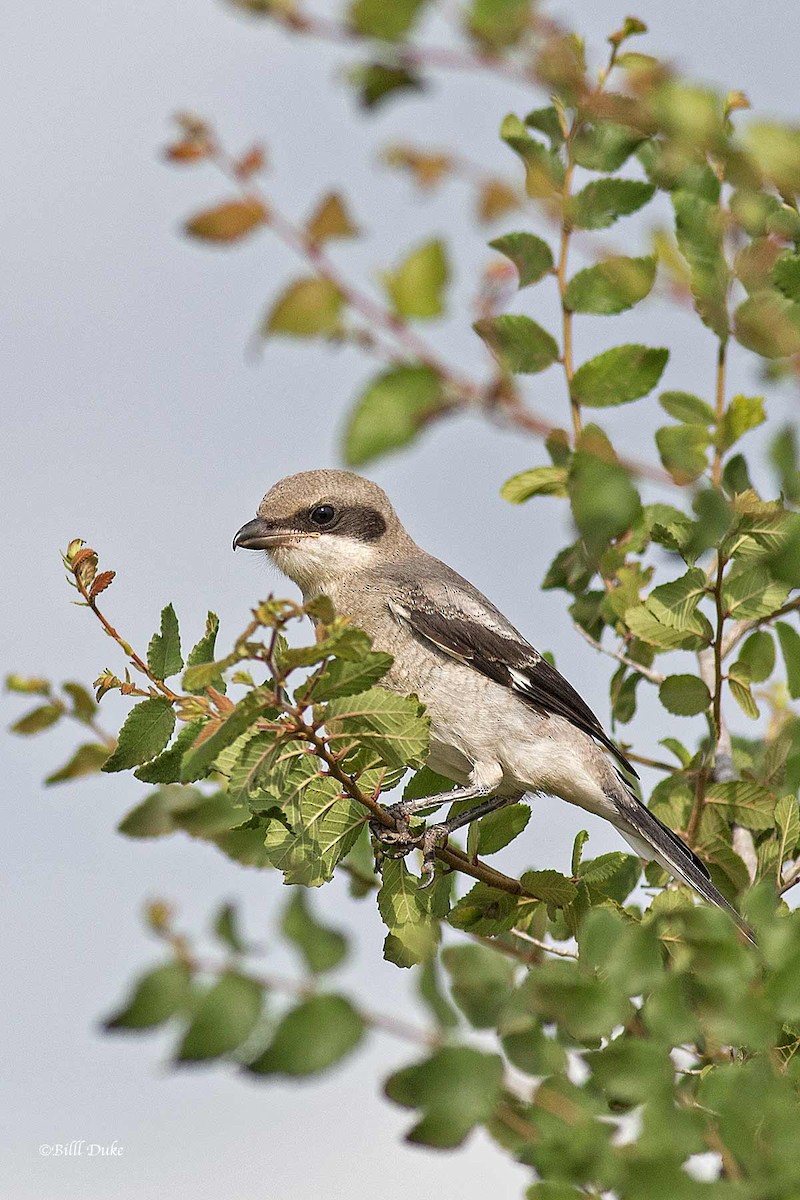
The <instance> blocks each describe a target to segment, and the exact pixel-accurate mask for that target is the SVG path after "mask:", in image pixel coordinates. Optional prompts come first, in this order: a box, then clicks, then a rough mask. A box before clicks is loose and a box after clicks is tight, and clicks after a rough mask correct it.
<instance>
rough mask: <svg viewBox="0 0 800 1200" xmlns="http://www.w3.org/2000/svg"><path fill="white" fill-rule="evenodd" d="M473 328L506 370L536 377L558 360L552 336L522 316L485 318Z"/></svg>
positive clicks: (507, 314) (509, 314) (505, 315)
mask: <svg viewBox="0 0 800 1200" xmlns="http://www.w3.org/2000/svg"><path fill="white" fill-rule="evenodd" d="M472 328H473V329H474V330H475V332H476V333H477V334H478V337H480V338H482V340H483V341H484V342H485V343H486V345H487V346H488V347H489V349H490V350H491V352H492V354H494V356H495V358H496V359H497V360H498V362H499V363H500V364H501V366H503V367H505V369H506V370H507V371H511V372H513V373H516V374H521V375H535V374H537V373H538V372H539V371H544V370H545V368H547V367H549V366H550V365H551V364H552V363H554V362H555V361H556V359H557V358H558V353H559V351H558V343H557V342H556V340H555V338H554V337H553V336H552V334H549V333H548V332H547V330H546V329H542V327H541V325H537V323H536V322H535V321H532V320H531V318H530V317H525V316H522V315H521V314H519V313H505V314H503V315H502V316H499V317H485V318H483V319H482V320H480V321H476V322H475V324H474V325H473V327H472Z"/></svg>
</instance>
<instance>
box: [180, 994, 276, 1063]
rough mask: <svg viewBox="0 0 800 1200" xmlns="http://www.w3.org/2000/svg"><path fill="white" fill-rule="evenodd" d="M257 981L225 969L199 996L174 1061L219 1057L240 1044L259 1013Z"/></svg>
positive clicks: (185, 1061) (254, 1024) (250, 1029)
mask: <svg viewBox="0 0 800 1200" xmlns="http://www.w3.org/2000/svg"><path fill="white" fill-rule="evenodd" d="M261 1002H262V988H261V984H260V983H257V982H256V981H255V980H254V979H249V978H248V977H247V976H246V975H240V974H239V973H238V972H237V971H226V972H225V974H224V975H221V976H220V978H219V979H218V980H217V982H216V983H215V984H213V985H212V986H211V987H210V988H209V989H208V991H207V992H206V993H205V994H204V995H203V996H202V997H201V999H200V1001H199V1003H198V1004H197V1006H196V1008H195V1009H194V1012H193V1014H192V1019H191V1022H190V1024H189V1028H188V1029H187V1030H186V1033H185V1034H184V1035H183V1038H182V1039H181V1043H180V1045H179V1047H178V1050H177V1052H176V1055H175V1058H176V1061H177V1062H183V1063H187V1062H203V1061H205V1060H206V1059H209V1058H219V1056H220V1055H221V1054H229V1053H230V1051H231V1050H235V1049H236V1047H237V1046H241V1044H242V1042H244V1041H245V1040H246V1039H247V1038H248V1037H249V1036H250V1034H251V1033H252V1032H253V1030H254V1029H255V1026H256V1022H257V1021H258V1018H259V1017H260V1015H261Z"/></svg>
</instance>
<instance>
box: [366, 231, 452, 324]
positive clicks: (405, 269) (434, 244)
mask: <svg viewBox="0 0 800 1200" xmlns="http://www.w3.org/2000/svg"><path fill="white" fill-rule="evenodd" d="M449 277H450V267H449V264H448V261H447V253H446V251H445V247H444V243H443V242H442V241H440V240H439V239H434V240H433V241H430V242H425V243H424V245H422V246H419V247H417V249H415V250H412V251H411V253H410V254H409V255H407V257H406V258H405V259H403V261H402V263H401V264H400V266H399V267H397V268H396V270H394V271H387V272H385V273H384V276H383V282H384V286H385V287H386V291H387V293H388V295H389V299H390V300H391V301H392V304H393V305H394V308H395V311H396V312H397V313H398V314H399V315H400V316H401V317H417V318H419V319H423V318H430V317H438V316H441V314H442V312H443V311H444V289H445V285H446V283H447V281H448V279H449Z"/></svg>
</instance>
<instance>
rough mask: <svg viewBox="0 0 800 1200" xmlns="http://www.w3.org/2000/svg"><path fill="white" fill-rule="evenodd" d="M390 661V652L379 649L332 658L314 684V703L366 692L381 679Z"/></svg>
mask: <svg viewBox="0 0 800 1200" xmlns="http://www.w3.org/2000/svg"><path fill="white" fill-rule="evenodd" d="M393 661H394V660H393V659H392V656H391V654H384V653H383V652H382V651H379V650H371V651H368V652H367V653H366V654H365V655H364V657H363V658H358V659H353V660H347V659H343V658H338V659H334V660H333V661H332V662H329V663H327V664H326V666H325V668H324V670H323V672H322V674H321V675H320V677H319V683H317V684H316V686H315V687H314V692H313V696H314V702H315V703H317V702H319V701H321V700H337V699H339V698H340V697H342V696H354V695H356V694H357V693H358V692H365V691H367V690H368V689H369V688H371V687H373V686H374V684H376V683H377V682H378V680H379V679H383V677H384V675H385V674H386V672H387V671H388V670H389V668H390V667H391V665H392V662H393Z"/></svg>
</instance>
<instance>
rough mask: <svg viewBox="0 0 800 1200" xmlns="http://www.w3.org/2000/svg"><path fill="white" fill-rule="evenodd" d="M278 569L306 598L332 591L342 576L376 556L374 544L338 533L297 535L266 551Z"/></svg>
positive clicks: (368, 564)
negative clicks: (287, 542)
mask: <svg viewBox="0 0 800 1200" xmlns="http://www.w3.org/2000/svg"><path fill="white" fill-rule="evenodd" d="M269 554H270V557H271V558H272V561H273V562H274V563H275V566H276V567H277V568H278V570H280V571H283V573H284V575H288V576H289V578H290V579H292V580H294V582H295V583H296V584H297V586H298V587H299V588H300V590H301V591H302V593H303V596H304V597H305V598H306V599H309V598H310V597H311V596H318V595H320V594H325V595H332V593H333V592H335V591H336V585H337V583H338V582H340V581H341V580H343V579H351V578H352V576H353V575H355V574H357V573H358V572H359V571H363V570H365V569H366V568H367V567H371V566H373V565H374V563H375V562H376V560H377V556H378V551H377V549H376V547H375V545H374V544H372V543H370V542H362V541H360V540H359V539H358V538H350V537H343V536H342V535H341V534H332V533H329V534H325V533H321V534H320V535H319V537H315V538H310V537H309V538H298V539H297V541H296V542H293V543H291V544H289V545H287V546H275V548H274V549H272V550H270V551H269Z"/></svg>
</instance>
